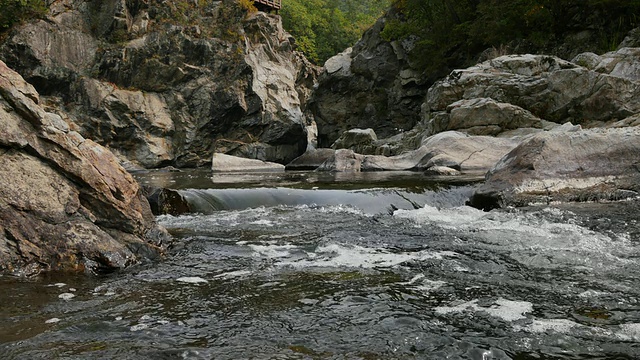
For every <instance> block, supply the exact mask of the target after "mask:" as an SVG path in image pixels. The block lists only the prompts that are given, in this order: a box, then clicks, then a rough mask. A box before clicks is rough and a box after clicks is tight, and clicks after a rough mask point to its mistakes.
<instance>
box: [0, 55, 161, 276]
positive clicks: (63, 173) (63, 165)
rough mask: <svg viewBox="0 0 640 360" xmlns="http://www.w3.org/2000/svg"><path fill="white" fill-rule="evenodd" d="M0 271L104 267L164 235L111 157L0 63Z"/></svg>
mask: <svg viewBox="0 0 640 360" xmlns="http://www.w3.org/2000/svg"><path fill="white" fill-rule="evenodd" d="M0 147H1V148H2V150H0V234H3V235H2V238H3V239H2V240H3V241H0V272H9V273H14V274H22V275H32V274H36V273H38V272H41V271H53V270H62V271H82V270H86V271H90V272H109V271H113V270H115V269H119V268H123V267H125V266H127V265H131V264H133V263H135V262H136V261H137V260H139V259H140V258H142V257H154V256H159V255H161V254H162V253H163V252H164V246H165V245H167V241H168V240H169V236H168V234H167V233H166V231H164V230H163V229H162V228H160V227H159V226H158V225H157V224H156V223H155V220H154V217H153V214H152V213H151V210H150V208H149V204H148V202H147V200H146V199H145V198H144V196H143V195H142V192H141V191H140V188H139V187H138V184H137V183H136V182H135V180H134V179H133V178H132V177H131V175H129V173H127V172H126V171H125V170H124V169H123V168H122V167H121V166H120V165H119V164H118V159H117V158H116V157H115V156H114V155H113V154H112V153H111V152H109V151H108V150H107V149H105V148H104V147H102V146H100V145H98V144H96V143H95V142H93V141H91V140H88V139H85V138H83V137H82V136H81V135H80V134H78V133H77V132H74V131H70V130H69V128H68V126H66V124H65V123H64V120H63V119H62V117H61V116H58V115H55V114H50V113H47V112H45V110H44V109H43V108H42V105H41V101H40V97H39V95H38V93H37V92H36V91H35V89H34V88H33V87H31V86H30V85H29V84H27V83H26V82H25V81H24V80H23V79H22V77H20V76H19V75H18V74H17V73H16V72H14V71H13V70H11V69H9V68H8V67H7V66H6V65H5V64H4V63H3V62H1V61H0Z"/></svg>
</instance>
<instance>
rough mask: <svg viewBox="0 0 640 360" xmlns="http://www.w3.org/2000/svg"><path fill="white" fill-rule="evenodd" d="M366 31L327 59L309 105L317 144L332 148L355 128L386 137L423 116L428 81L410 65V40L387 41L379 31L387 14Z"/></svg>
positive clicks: (392, 15) (389, 16)
mask: <svg viewBox="0 0 640 360" xmlns="http://www.w3.org/2000/svg"><path fill="white" fill-rule="evenodd" d="M394 16H396V15H395V14H394V13H393V10H392V12H391V13H389V14H387V15H385V16H384V17H383V18H381V19H380V20H378V22H377V23H376V24H375V25H373V26H372V27H371V29H369V30H367V31H366V32H365V34H364V35H363V37H362V39H361V40H360V41H359V42H358V43H357V44H356V45H355V46H354V47H353V49H348V50H347V51H345V52H344V53H342V54H339V55H337V56H335V57H333V58H331V59H329V60H327V62H326V63H325V69H324V72H323V73H322V74H321V75H320V77H319V78H318V87H317V89H316V90H315V91H314V94H313V99H312V100H311V101H310V104H309V109H310V111H311V112H312V113H313V114H314V117H315V121H316V123H317V125H318V145H319V146H320V147H329V146H331V144H332V143H333V142H334V141H336V140H337V139H338V137H340V135H341V134H342V133H343V132H345V131H347V130H350V129H353V128H362V129H365V128H372V129H373V130H374V131H375V132H376V134H377V135H378V136H379V137H381V138H386V137H389V136H392V135H395V134H398V133H399V132H401V131H406V130H410V129H411V128H413V127H414V126H415V125H416V123H417V122H418V121H419V120H420V116H419V114H420V105H421V103H422V102H423V99H424V95H425V94H426V91H427V89H428V82H429V79H428V78H427V77H425V76H423V75H422V74H421V73H419V72H416V71H414V70H412V69H411V66H410V63H409V59H408V57H407V55H406V53H407V49H408V48H410V47H411V44H410V43H401V42H388V41H385V40H384V39H382V37H381V35H380V32H381V31H382V30H383V29H384V25H385V23H386V21H387V19H388V18H391V17H394Z"/></svg>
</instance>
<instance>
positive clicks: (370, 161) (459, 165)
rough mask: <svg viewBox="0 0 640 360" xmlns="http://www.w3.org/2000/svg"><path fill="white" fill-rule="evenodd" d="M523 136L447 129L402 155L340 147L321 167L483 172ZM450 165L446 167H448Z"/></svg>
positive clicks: (330, 169)
mask: <svg viewBox="0 0 640 360" xmlns="http://www.w3.org/2000/svg"><path fill="white" fill-rule="evenodd" d="M521 141H522V138H493V137H489V136H470V135H468V134H464V133H460V132H454V131H449V132H444V133H440V134H437V135H434V136H432V137H429V138H427V139H425V141H424V144H423V145H422V146H420V147H419V148H418V149H416V150H412V151H407V152H405V153H403V154H400V155H395V156H383V155H362V154H358V153H355V152H354V151H352V150H347V149H340V150H336V151H335V153H334V155H333V156H331V157H330V158H328V159H327V160H326V161H325V162H324V163H323V164H322V165H321V166H319V167H318V169H317V170H318V171H336V172H339V171H356V172H358V171H407V170H410V171H423V170H430V173H437V174H439V175H442V174H445V173H446V174H451V175H454V174H455V175H458V174H460V173H465V174H469V175H483V174H484V173H486V172H487V171H488V170H489V169H491V168H492V167H493V166H494V165H495V164H496V162H498V160H500V159H501V158H502V157H503V156H504V155H505V154H507V153H508V152H509V151H511V150H513V148H515V147H516V146H517V145H518V144H519V143H520V142H521ZM445 167H446V168H448V170H447V169H444V168H445Z"/></svg>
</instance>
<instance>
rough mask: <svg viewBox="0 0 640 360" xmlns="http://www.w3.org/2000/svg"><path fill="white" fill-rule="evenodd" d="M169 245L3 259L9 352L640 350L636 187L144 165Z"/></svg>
mask: <svg viewBox="0 0 640 360" xmlns="http://www.w3.org/2000/svg"><path fill="white" fill-rule="evenodd" d="M137 176H138V177H139V180H140V181H141V182H142V183H145V184H155V185H160V186H168V187H172V188H175V189H180V190H179V191H180V192H181V193H182V195H183V196H184V197H185V198H187V199H188V200H189V202H190V203H192V204H193V206H194V209H196V210H197V213H190V214H182V215H178V216H171V215H163V216H160V217H158V221H159V222H160V223H162V224H163V225H164V226H165V227H167V229H168V230H169V231H170V232H171V233H172V234H173V235H174V236H175V237H176V238H177V241H176V245H175V246H174V247H173V248H172V249H171V250H170V252H169V256H168V257H167V258H166V259H165V260H164V261H162V262H150V263H144V264H141V265H139V266H135V267H133V268H130V269H127V270H125V271H122V272H119V273H116V274H111V275H106V276H100V277H96V276H64V277H62V276H59V275H47V276H43V277H40V278H38V279H16V278H11V277H0V289H1V290H2V291H0V304H1V305H0V322H1V323H2V326H1V327H0V359H478V360H488V359H640V303H639V300H640V276H639V275H640V224H639V223H638V217H639V215H638V214H639V213H640V202H639V201H637V200H634V201H627V202H620V203H600V204H572V205H562V204H556V205H540V206H532V207H528V208H522V209H504V210H499V211H495V210H494V211H492V212H488V213H486V212H481V211H478V210H475V209H472V208H470V207H466V206H464V201H465V199H466V198H467V197H468V196H469V195H470V194H471V193H472V191H473V187H474V186H475V185H474V182H473V180H474V179H464V178H461V179H459V180H456V182H442V181H441V180H439V179H426V178H423V177H422V175H419V174H406V173H372V174H356V175H327V174H324V175H321V174H316V173H287V174H286V175H282V174H266V175H265V174H262V175H250V174H245V175H215V176H214V177H213V178H212V177H211V176H210V174H209V173H207V172H177V173H160V172H154V173H146V174H138V175H137Z"/></svg>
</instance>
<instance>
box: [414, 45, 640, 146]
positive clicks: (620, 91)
mask: <svg viewBox="0 0 640 360" xmlns="http://www.w3.org/2000/svg"><path fill="white" fill-rule="evenodd" d="M629 53H635V50H633V51H632V50H631V49H623V50H620V51H619V52H617V53H615V54H614V53H611V54H608V55H605V56H604V57H603V58H601V59H595V61H593V63H594V64H595V63H597V64H595V65H593V66H595V68H594V69H597V70H598V71H594V70H590V69H589V68H587V67H583V66H580V65H577V64H575V63H571V62H568V61H564V60H562V59H559V58H556V57H552V56H544V55H510V56H502V57H499V58H496V59H493V60H489V61H486V62H483V63H481V64H478V65H476V66H473V67H470V68H467V69H464V70H455V71H453V72H452V73H451V74H450V75H449V76H448V77H447V78H445V79H443V80H441V81H438V82H437V83H436V84H434V85H433V86H432V87H431V88H430V89H429V92H428V94H427V98H426V101H425V104H424V105H423V112H424V121H425V122H426V123H428V125H427V130H428V133H429V134H435V133H438V132H440V131H443V130H460V131H465V132H468V133H472V134H490V135H496V134H500V133H502V132H505V131H508V130H513V129H517V128H522V127H529V128H549V127H550V125H552V124H550V123H549V122H553V123H559V124H561V123H565V122H572V123H574V124H582V125H585V126H603V125H605V124H607V123H612V122H616V121H619V120H622V119H625V118H627V117H629V116H631V115H633V114H636V113H638V112H640V97H639V96H638V95H640V86H639V83H638V82H637V81H636V80H637V75H636V74H635V72H636V70H634V69H637V68H638V67H639V66H640V61H638V60H637V57H636V58H635V59H634V58H633V56H628V55H625V54H629ZM583 57H584V56H583ZM613 63H615V64H617V65H615V66H612V65H611V64H613ZM632 63H633V64H632ZM605 64H609V65H605ZM543 120H546V121H543Z"/></svg>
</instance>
